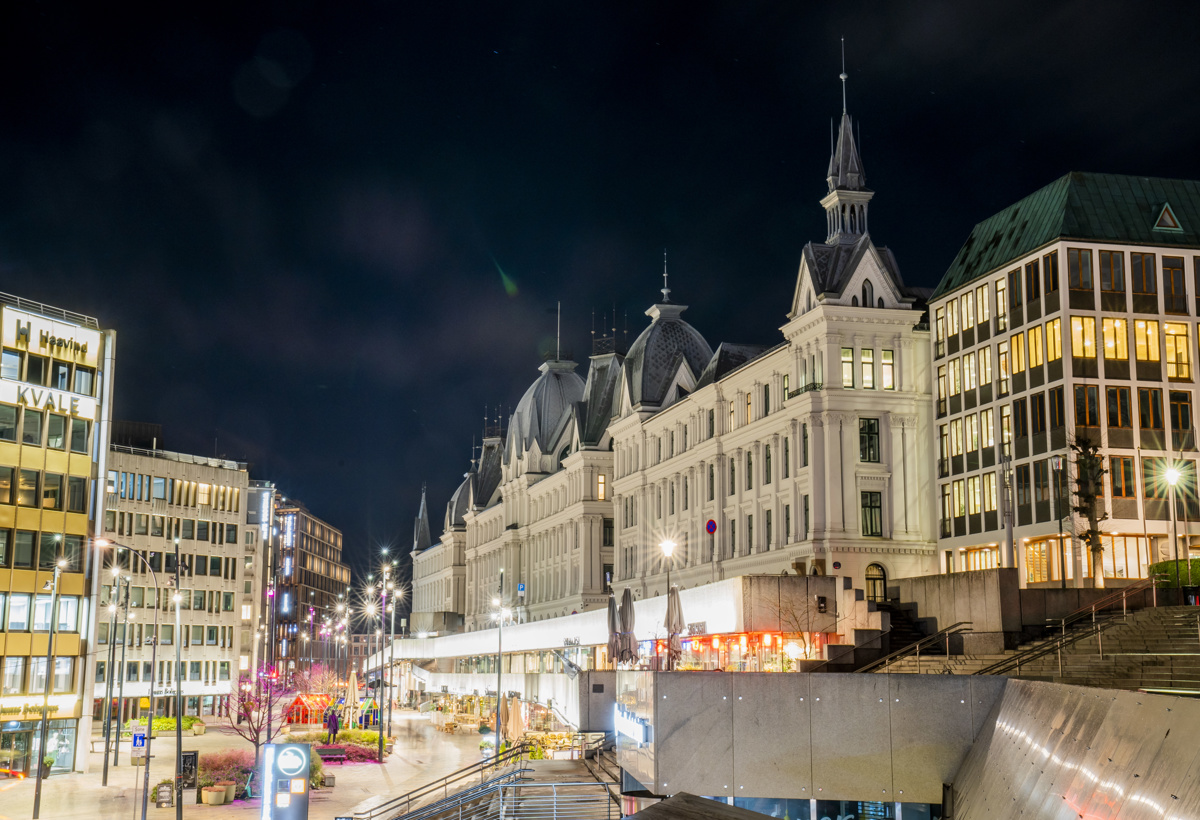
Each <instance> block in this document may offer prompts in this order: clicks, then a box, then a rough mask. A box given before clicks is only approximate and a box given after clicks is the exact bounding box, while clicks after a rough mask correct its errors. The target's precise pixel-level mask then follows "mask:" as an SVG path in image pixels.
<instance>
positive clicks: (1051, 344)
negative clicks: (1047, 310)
mask: <svg viewBox="0 0 1200 820" xmlns="http://www.w3.org/2000/svg"><path fill="white" fill-rule="evenodd" d="M1061 358H1062V319H1051V320H1050V321H1049V322H1046V361H1048V362H1054V361H1058V360H1059V359H1061Z"/></svg>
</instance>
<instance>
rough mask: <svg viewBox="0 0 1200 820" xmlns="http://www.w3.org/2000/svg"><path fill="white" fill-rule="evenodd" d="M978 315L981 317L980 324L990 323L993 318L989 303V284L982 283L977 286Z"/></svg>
mask: <svg viewBox="0 0 1200 820" xmlns="http://www.w3.org/2000/svg"><path fill="white" fill-rule="evenodd" d="M976 316H977V317H978V318H979V324H988V322H989V321H990V319H991V307H990V306H989V304H988V286H986V285H980V286H979V287H977V288H976Z"/></svg>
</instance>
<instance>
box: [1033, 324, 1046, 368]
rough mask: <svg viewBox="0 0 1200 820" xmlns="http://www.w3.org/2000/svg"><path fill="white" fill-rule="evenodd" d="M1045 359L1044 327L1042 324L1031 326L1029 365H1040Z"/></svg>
mask: <svg viewBox="0 0 1200 820" xmlns="http://www.w3.org/2000/svg"><path fill="white" fill-rule="evenodd" d="M1045 360H1046V356H1045V348H1044V347H1043V345H1042V327H1041V325H1038V326H1037V327H1031V328H1030V329H1029V366H1030V367H1040V366H1041V364H1042V362H1044V361H1045Z"/></svg>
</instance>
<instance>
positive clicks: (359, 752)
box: [346, 743, 379, 763]
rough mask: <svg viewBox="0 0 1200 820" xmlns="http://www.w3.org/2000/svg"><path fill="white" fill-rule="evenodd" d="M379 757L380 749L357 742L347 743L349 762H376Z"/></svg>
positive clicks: (347, 758) (347, 759)
mask: <svg viewBox="0 0 1200 820" xmlns="http://www.w3.org/2000/svg"><path fill="white" fill-rule="evenodd" d="M378 759H379V749H378V748H370V747H367V746H359V745H357V744H355V743H347V744H346V762H347V763H374V762H375V761H377V760H378Z"/></svg>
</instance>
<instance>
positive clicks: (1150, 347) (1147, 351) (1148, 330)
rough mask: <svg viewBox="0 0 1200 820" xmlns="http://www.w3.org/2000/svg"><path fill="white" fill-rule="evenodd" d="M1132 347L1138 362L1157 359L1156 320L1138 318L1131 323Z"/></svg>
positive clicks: (1155, 360) (1158, 355)
mask: <svg viewBox="0 0 1200 820" xmlns="http://www.w3.org/2000/svg"><path fill="white" fill-rule="evenodd" d="M1133 348H1134V352H1135V354H1136V355H1137V360H1138V361H1139V362H1157V361H1159V359H1160V352H1159V343H1158V322H1157V321H1155V320H1153V319H1138V320H1137V321H1135V322H1134V323H1133Z"/></svg>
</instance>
